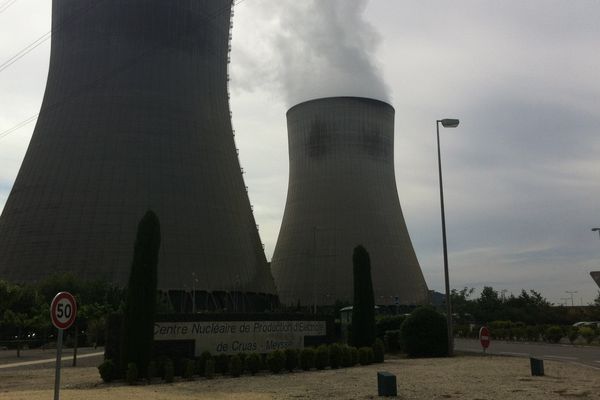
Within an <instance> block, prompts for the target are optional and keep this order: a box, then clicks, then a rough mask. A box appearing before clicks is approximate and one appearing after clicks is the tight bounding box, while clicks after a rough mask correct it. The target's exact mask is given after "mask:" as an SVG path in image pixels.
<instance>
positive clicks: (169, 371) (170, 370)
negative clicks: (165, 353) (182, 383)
mask: <svg viewBox="0 0 600 400" xmlns="http://www.w3.org/2000/svg"><path fill="white" fill-rule="evenodd" d="M164 373H165V375H164V379H165V382H167V383H171V382H173V380H174V379H175V366H174V365H173V361H171V359H166V360H165V364H164Z"/></svg>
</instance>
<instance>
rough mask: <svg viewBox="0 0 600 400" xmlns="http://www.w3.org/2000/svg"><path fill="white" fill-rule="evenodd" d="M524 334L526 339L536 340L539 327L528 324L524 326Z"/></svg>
mask: <svg viewBox="0 0 600 400" xmlns="http://www.w3.org/2000/svg"><path fill="white" fill-rule="evenodd" d="M525 336H526V337H527V340H531V341H533V342H537V341H538V340H539V339H540V329H539V328H538V327H537V326H535V325H531V326H528V327H526V328H525Z"/></svg>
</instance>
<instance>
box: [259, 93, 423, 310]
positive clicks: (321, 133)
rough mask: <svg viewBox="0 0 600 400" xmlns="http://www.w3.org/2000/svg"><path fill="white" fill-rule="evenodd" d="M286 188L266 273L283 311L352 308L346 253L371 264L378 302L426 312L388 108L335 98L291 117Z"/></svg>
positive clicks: (391, 113)
mask: <svg viewBox="0 0 600 400" xmlns="http://www.w3.org/2000/svg"><path fill="white" fill-rule="evenodd" d="M287 127H288V137H289V160H290V164H289V165H290V169H289V183H288V193H287V201H286V206H285V212H284V216H283V221H282V224H281V230H280V232H279V237H278V240H277V245H276V248H275V251H274V254H273V259H272V261H271V270H272V272H273V276H274V278H275V283H276V285H277V288H278V292H279V298H280V300H281V302H282V303H284V304H294V305H295V304H298V303H300V304H301V305H303V306H310V305H315V304H316V305H331V304H334V302H335V301H336V300H341V301H352V297H353V277H352V252H353V249H354V247H355V246H357V245H359V244H362V245H363V246H364V247H365V248H366V249H367V250H368V251H369V253H370V256H371V274H372V280H373V289H374V292H375V302H376V304H380V305H390V304H402V305H414V304H423V303H426V302H427V301H428V289H427V285H426V283H425V280H424V278H423V274H422V272H421V268H420V266H419V263H418V260H417V257H416V255H415V252H414V250H413V246H412V243H411V240H410V237H409V234H408V231H407V228H406V224H405V222H404V217H403V215H402V209H401V207H400V202H399V199H398V191H397V188H396V179H395V173H394V108H393V107H392V106H390V105H389V104H387V103H384V102H382V101H378V100H373V99H368V98H358V97H332V98H323V99H316V100H311V101H307V102H304V103H301V104H298V105H296V106H294V107H292V108H291V109H290V110H289V111H288V112H287Z"/></svg>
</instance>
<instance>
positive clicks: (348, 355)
mask: <svg viewBox="0 0 600 400" xmlns="http://www.w3.org/2000/svg"><path fill="white" fill-rule="evenodd" d="M341 365H342V367H344V368H348V367H352V366H353V364H352V350H350V346H342V361H341Z"/></svg>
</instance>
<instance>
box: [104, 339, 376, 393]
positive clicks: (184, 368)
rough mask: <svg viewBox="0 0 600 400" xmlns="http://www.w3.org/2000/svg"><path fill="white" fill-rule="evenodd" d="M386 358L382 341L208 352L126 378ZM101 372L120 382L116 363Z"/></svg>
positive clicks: (132, 367) (155, 364)
mask: <svg viewBox="0 0 600 400" xmlns="http://www.w3.org/2000/svg"><path fill="white" fill-rule="evenodd" d="M383 359H384V344H383V342H382V341H381V340H379V339H378V340H376V341H375V343H374V345H373V346H372V347H361V348H358V349H357V348H356V347H351V346H346V345H342V344H338V343H334V344H331V345H321V346H319V347H317V348H306V349H303V350H295V349H287V350H285V351H282V350H276V351H273V352H271V353H268V354H259V353H248V354H245V353H241V354H236V355H233V356H228V355H225V354H220V355H218V356H213V355H211V354H210V353H209V352H204V353H202V354H201V355H200V357H199V358H197V359H193V360H192V359H181V360H178V361H177V362H175V363H174V362H173V361H172V360H171V359H169V358H167V357H161V358H159V359H157V360H156V361H151V362H150V364H149V365H148V368H147V370H146V371H145V374H141V372H140V371H139V368H138V366H137V365H136V364H135V363H129V364H128V365H127V371H125V379H126V381H127V382H128V383H130V384H135V383H137V382H138V380H139V379H140V378H142V377H143V378H146V379H147V382H149V383H151V382H152V381H153V380H154V379H155V378H159V377H160V378H162V379H164V381H165V382H167V383H169V382H173V380H174V378H175V376H180V377H182V378H183V379H186V380H192V379H194V377H195V376H200V377H205V378H207V379H211V378H213V377H214V376H215V374H222V375H230V376H232V377H238V376H240V375H242V374H244V373H250V374H251V375H254V374H256V373H258V372H260V371H263V370H268V371H270V372H272V373H274V374H279V373H281V372H283V371H289V372H293V371H296V370H298V369H301V370H304V371H309V370H312V369H317V370H323V369H326V368H331V369H337V368H348V367H353V366H355V365H356V364H360V365H368V364H372V363H381V362H383ZM98 370H99V372H100V376H101V378H102V380H103V381H104V382H110V381H112V380H114V379H117V378H118V377H119V375H120V374H119V373H118V371H117V369H116V366H115V363H114V362H113V361H112V360H105V361H104V362H103V363H102V364H101V365H100V366H99V367H98Z"/></svg>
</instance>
